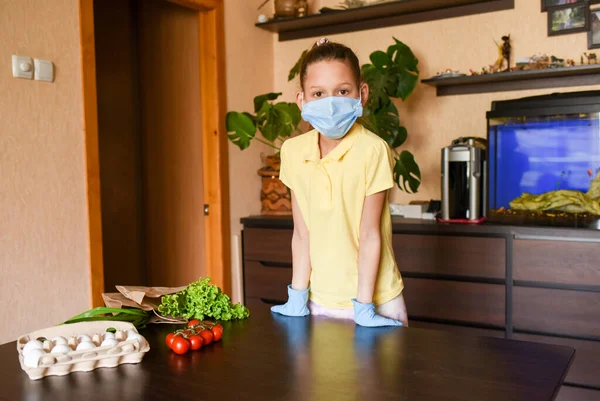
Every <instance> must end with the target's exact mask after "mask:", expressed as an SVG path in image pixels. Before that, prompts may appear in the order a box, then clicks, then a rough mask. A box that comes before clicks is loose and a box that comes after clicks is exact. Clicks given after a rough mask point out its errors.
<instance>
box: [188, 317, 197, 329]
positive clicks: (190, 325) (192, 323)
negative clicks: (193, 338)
mask: <svg viewBox="0 0 600 401" xmlns="http://www.w3.org/2000/svg"><path fill="white" fill-rule="evenodd" d="M198 323H200V320H198V319H193V320H190V321H189V322H188V325H187V327H194V326H195V325H197V324H198Z"/></svg>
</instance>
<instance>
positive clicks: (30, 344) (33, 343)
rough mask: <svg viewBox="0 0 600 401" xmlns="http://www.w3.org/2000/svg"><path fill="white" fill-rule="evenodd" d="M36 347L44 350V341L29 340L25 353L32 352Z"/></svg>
mask: <svg viewBox="0 0 600 401" xmlns="http://www.w3.org/2000/svg"><path fill="white" fill-rule="evenodd" d="M34 349H40V350H43V349H44V344H42V342H41V341H38V340H31V341H29V342H28V343H27V344H25V346H24V347H23V355H27V354H28V353H29V352H31V351H32V350H34Z"/></svg>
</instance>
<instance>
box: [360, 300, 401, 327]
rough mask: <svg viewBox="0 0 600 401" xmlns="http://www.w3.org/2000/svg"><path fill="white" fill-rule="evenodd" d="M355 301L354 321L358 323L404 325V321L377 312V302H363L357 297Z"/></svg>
mask: <svg viewBox="0 0 600 401" xmlns="http://www.w3.org/2000/svg"><path fill="white" fill-rule="evenodd" d="M352 302H353V303H354V321H355V322H356V324H358V325H361V326H365V327H383V326H403V324H402V322H400V321H398V320H394V319H390V318H387V317H383V316H381V315H378V314H377V313H375V304H373V303H370V304H363V303H360V302H358V301H357V300H356V299H354V298H353V299H352Z"/></svg>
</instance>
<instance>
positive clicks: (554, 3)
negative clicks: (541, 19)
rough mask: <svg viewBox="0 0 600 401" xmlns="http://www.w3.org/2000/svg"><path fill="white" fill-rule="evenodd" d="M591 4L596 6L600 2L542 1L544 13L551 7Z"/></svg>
mask: <svg viewBox="0 0 600 401" xmlns="http://www.w3.org/2000/svg"><path fill="white" fill-rule="evenodd" d="M586 2H589V3H591V4H594V2H597V3H600V0H575V2H573V0H542V12H544V11H547V10H548V8H550V7H556V6H566V5H575V4H581V3H586Z"/></svg>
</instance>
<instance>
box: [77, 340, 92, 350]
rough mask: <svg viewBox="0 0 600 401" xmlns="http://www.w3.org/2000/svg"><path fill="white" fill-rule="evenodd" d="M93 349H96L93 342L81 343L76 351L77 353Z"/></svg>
mask: <svg viewBox="0 0 600 401" xmlns="http://www.w3.org/2000/svg"><path fill="white" fill-rule="evenodd" d="M93 348H96V345H94V343H93V342H91V341H83V342H81V343H79V345H78V346H77V349H76V350H77V351H87V350H88V349H93Z"/></svg>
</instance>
